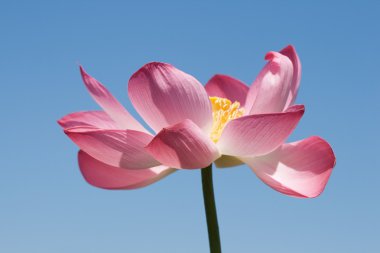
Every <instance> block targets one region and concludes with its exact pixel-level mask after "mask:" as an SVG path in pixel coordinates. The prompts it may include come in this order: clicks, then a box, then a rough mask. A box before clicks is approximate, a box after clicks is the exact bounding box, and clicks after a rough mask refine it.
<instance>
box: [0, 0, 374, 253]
mask: <svg viewBox="0 0 380 253" xmlns="http://www.w3.org/2000/svg"><path fill="white" fill-rule="evenodd" d="M226 2H227V1H226ZM379 11H380V4H379V2H378V1H365V3H364V2H362V3H360V2H359V1H355V2H354V1H334V3H332V1H318V2H310V1H265V2H264V1H262V2H261V3H254V2H253V1H233V2H232V1H230V3H221V2H220V1H188V2H179V1H172V2H171V1H151V2H148V1H143V2H137V1H136V2H135V3H132V1H130V2H128V1H12V2H11V1H1V3H0V78H1V80H0V85H1V92H0V108H1V109H2V110H1V114H2V116H1V123H2V124H1V132H0V137H1V141H2V145H1V146H0V154H1V158H0V170H1V176H0V179H1V183H0V201H1V204H0V251H1V252H7V253H14V252H17V253H19V252H36V253H45V252H46V253H48V252H49V253H50V252H55V253H60V252H62V253H64V252H65V253H66V252H93V253H98V252H116V253H117V252H136V253H137V252H189V253H190V252H208V241H207V230H206V222H205V217H204V210H203V200H202V193H201V184H200V172H199V171H181V172H179V173H175V174H173V175H171V176H169V177H168V178H166V179H165V180H162V181H160V182H158V183H157V184H155V185H152V186H150V187H147V188H144V189H141V190H134V191H105V190H100V189H96V188H94V187H91V186H89V185H88V184H87V183H85V181H84V180H83V179H82V177H81V175H80V172H79V169H78V166H77V161H76V152H77V148H76V146H75V145H74V144H73V143H71V141H70V140H69V139H68V138H67V137H66V136H65V135H64V134H63V133H62V131H61V129H60V128H59V127H58V125H57V124H56V120H57V119H59V118H60V117H61V116H63V115H65V114H67V113H70V112H74V111H80V110H93V109H97V108H98V107H97V105H96V104H95V102H94V101H92V100H91V98H90V96H89V95H88V94H87V92H86V90H85V88H84V86H83V84H82V82H81V79H80V75H79V70H78V64H82V65H83V66H84V67H85V68H86V70H87V71H88V72H89V73H90V74H92V75H93V76H95V77H96V78H97V79H99V80H101V81H102V82H103V83H104V84H106V85H107V87H108V88H109V89H110V90H111V92H112V93H113V94H114V95H115V96H116V97H117V98H118V99H120V101H122V103H123V104H124V105H125V106H126V107H127V108H128V109H129V110H131V111H132V112H133V113H134V115H136V114H135V111H134V110H133V108H132V107H131V104H130V102H129V101H128V97H127V94H126V84H127V81H128V79H129V77H130V75H131V74H132V73H133V72H135V71H136V70H137V69H138V68H139V67H141V66H142V65H143V64H145V63H147V62H149V61H164V62H169V63H172V64H174V65H175V66H177V67H178V68H180V69H182V70H184V71H186V72H188V73H191V74H192V75H193V76H195V77H196V78H198V80H200V81H201V82H203V83H205V82H206V81H207V80H208V78H210V77H211V76H212V75H213V74H215V73H224V74H229V75H232V76H234V77H236V78H239V79H241V80H243V81H245V82H246V83H251V82H252V81H253V79H254V78H255V76H256V74H257V73H258V72H259V70H260V69H261V67H262V66H263V65H264V59H263V57H264V55H265V53H266V52H267V51H270V50H279V49H281V48H282V47H284V46H286V45H287V44H293V45H294V46H295V47H296V49H297V51H298V53H299V55H300V57H301V61H302V64H303V78H302V81H301V89H300V92H299V96H298V99H297V102H298V103H303V104H305V106H306V114H305V116H304V117H303V119H302V121H301V123H300V124H299V125H298V127H297V129H296V131H295V132H294V133H293V135H292V136H291V138H290V140H297V139H301V138H305V137H308V136H311V135H319V136H322V137H323V138H325V139H327V140H328V141H329V142H330V143H331V145H332V147H333V148H334V151H335V153H336V156H337V165H336V167H335V170H334V172H333V174H332V176H331V179H330V182H329V184H328V185H327V188H326V190H325V192H324V193H323V194H322V195H321V196H320V197H319V198H316V199H311V200H301V199H294V198H290V197H286V196H284V195H281V194H279V193H277V192H275V191H273V190H272V189H270V188H269V187H267V186H265V185H264V184H263V183H262V182H260V181H259V180H258V179H257V178H256V176H255V175H254V174H253V173H252V172H251V171H250V170H249V169H248V168H247V167H246V166H240V167H237V168H234V169H227V170H218V171H215V183H214V185H215V191H216V200H217V207H218V212H219V222H220V230H221V239H222V244H223V249H224V252H234V253H235V252H239V253H240V252H241V253H245V252H247V253H248V252H264V253H265V252H289V253H290V252H291V253H304V252H308V253H319V252H324V253H330V252H331V253H336V252H345V253H351V252H352V253H357V252H369V253H372V252H379V251H380V245H379V241H378V238H379V235H380V217H379V213H380V204H379V201H378V199H379V194H380V187H379V178H380V166H379V165H380V163H379V159H378V156H379V148H378V143H379V141H380V134H379V129H380V118H379V109H380V102H379V101H380V97H379V94H380V88H379V86H380V85H379V80H378V78H377V75H378V73H379V64H378V59H379V58H380V51H379V45H380V33H379V24H380V16H379Z"/></svg>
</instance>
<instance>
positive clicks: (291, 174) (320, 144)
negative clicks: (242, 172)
mask: <svg viewBox="0 0 380 253" xmlns="http://www.w3.org/2000/svg"><path fill="white" fill-rule="evenodd" d="M240 159H241V160H242V161H244V162H245V163H247V164H248V165H249V167H251V168H252V170H253V171H254V172H255V173H256V175H257V176H258V177H259V178H260V179H261V180H262V181H263V182H264V183H266V184H267V185H269V186H270V187H272V188H273V189H275V190H276V191H279V192H281V193H284V194H286V195H289V196H294V197H300V198H314V197H317V196H318V195H320V194H321V193H322V191H323V190H324V188H325V186H326V184H327V181H328V179H329V177H330V174H331V172H332V169H333V168H334V166H335V156H334V153H333V151H332V149H331V147H330V145H329V144H328V143H327V142H326V141H324V140H323V139H321V138H320V137H316V136H314V137H309V138H307V139H304V140H301V141H297V142H292V143H288V144H284V145H282V146H281V147H280V148H278V149H277V150H275V151H274V152H272V153H270V154H268V155H266V156H262V157H245V158H240Z"/></svg>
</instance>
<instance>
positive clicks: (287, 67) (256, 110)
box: [245, 52, 293, 114]
mask: <svg viewBox="0 0 380 253" xmlns="http://www.w3.org/2000/svg"><path fill="white" fill-rule="evenodd" d="M265 59H266V60H269V62H268V63H267V64H266V65H265V66H264V68H263V69H262V70H261V72H260V73H259V75H258V77H257V78H256V80H255V81H254V82H253V84H252V85H251V87H250V89H249V91H248V95H247V100H246V102H245V108H246V111H247V114H263V113H276V112H282V111H284V109H285V105H286V102H287V99H288V96H289V92H290V89H291V84H292V78H293V64H292V62H291V61H290V59H289V58H288V57H287V56H285V55H282V54H280V53H278V52H269V53H267V55H266V56H265Z"/></svg>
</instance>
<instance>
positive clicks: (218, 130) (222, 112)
mask: <svg viewBox="0 0 380 253" xmlns="http://www.w3.org/2000/svg"><path fill="white" fill-rule="evenodd" d="M209 99H210V101H211V106H212V118H213V123H212V129H211V134H210V138H211V140H212V141H213V142H215V143H216V142H217V141H218V140H219V138H220V136H221V134H222V132H223V129H224V127H225V126H226V124H227V123H228V122H229V121H231V120H233V119H236V118H240V117H241V116H243V114H244V109H243V108H240V103H239V102H237V101H235V102H233V103H232V102H231V101H230V100H228V99H227V98H220V97H209Z"/></svg>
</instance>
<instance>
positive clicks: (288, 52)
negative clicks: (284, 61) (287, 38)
mask: <svg viewBox="0 0 380 253" xmlns="http://www.w3.org/2000/svg"><path fill="white" fill-rule="evenodd" d="M280 53H281V54H283V55H285V56H287V57H288V58H289V59H290V60H291V62H292V64H293V78H292V86H291V89H290V92H289V96H288V100H287V103H286V106H285V108H287V107H288V106H291V105H292V104H293V103H294V101H295V100H296V97H297V93H298V88H299V86H300V82H301V61H300V59H299V57H298V55H297V52H296V49H295V48H294V47H293V46H292V45H289V46H287V47H285V48H284V49H282V50H281V51H280Z"/></svg>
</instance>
